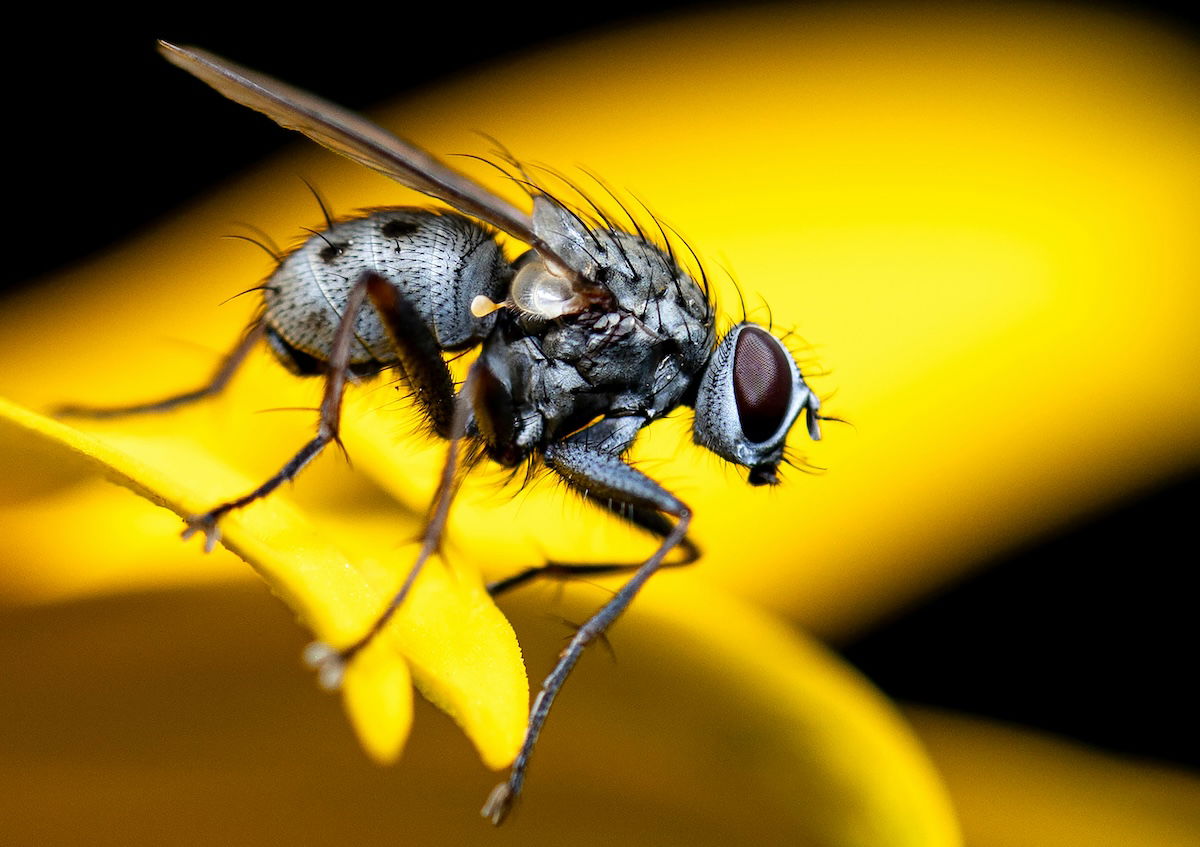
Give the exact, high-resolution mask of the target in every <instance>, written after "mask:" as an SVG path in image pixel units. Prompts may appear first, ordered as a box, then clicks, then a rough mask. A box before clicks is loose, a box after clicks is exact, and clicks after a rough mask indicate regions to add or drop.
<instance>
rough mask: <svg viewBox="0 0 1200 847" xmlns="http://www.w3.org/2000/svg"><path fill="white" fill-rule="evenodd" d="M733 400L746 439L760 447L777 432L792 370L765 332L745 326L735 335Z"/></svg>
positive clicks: (787, 401) (789, 396)
mask: <svg viewBox="0 0 1200 847" xmlns="http://www.w3.org/2000/svg"><path fill="white" fill-rule="evenodd" d="M733 396H734V400H735V401H736V402H737V410H738V420H739V421H740V422H741V425H742V432H743V433H745V435H746V438H748V439H750V440H751V441H753V442H755V443H760V442H763V441H766V440H767V439H768V438H770V437H771V436H772V435H774V434H775V433H776V432H778V431H779V427H781V426H782V425H783V420H784V417H785V416H786V415H787V412H788V407H789V406H790V405H791V402H792V369H791V367H790V366H789V364H788V359H787V354H786V353H784V351H783V345H781V344H780V343H779V342H778V341H776V340H775V338H774V336H772V335H771V334H770V333H769V332H766V331H765V330H761V329H759V328H757V327H753V326H748V327H746V328H745V329H743V330H742V332H741V334H740V335H738V340H737V347H736V348H735V349H734V353H733Z"/></svg>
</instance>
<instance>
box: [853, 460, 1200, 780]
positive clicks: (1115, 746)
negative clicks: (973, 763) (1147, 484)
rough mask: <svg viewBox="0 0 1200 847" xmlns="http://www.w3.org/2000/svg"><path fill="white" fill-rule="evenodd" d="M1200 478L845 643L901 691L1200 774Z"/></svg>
mask: <svg viewBox="0 0 1200 847" xmlns="http://www.w3.org/2000/svg"><path fill="white" fill-rule="evenodd" d="M1198 507H1200V474H1193V475H1190V476H1186V477H1183V478H1180V479H1177V480H1175V481H1173V482H1171V483H1169V484H1166V485H1164V486H1162V487H1161V488H1159V489H1157V490H1155V491H1153V492H1149V493H1147V494H1146V495H1145V496H1144V497H1141V498H1139V499H1137V500H1135V501H1133V502H1130V503H1127V504H1125V505H1122V506H1120V507H1118V508H1115V509H1113V510H1111V511H1109V512H1108V513H1106V514H1100V515H1097V516H1096V517H1095V518H1093V519H1092V520H1090V521H1088V522H1087V523H1086V524H1082V525H1080V526H1077V527H1075V528H1073V529H1071V530H1068V531H1065V532H1064V533H1062V534H1061V535H1059V536H1058V537H1055V538H1051V539H1047V540H1046V541H1045V542H1044V543H1042V544H1040V545H1037V546H1035V547H1033V548H1031V549H1028V550H1025V551H1022V552H1019V553H1017V554H1015V555H1013V556H1011V557H1009V558H1007V559H1005V560H1003V561H998V562H995V563H994V564H992V565H991V566H988V567H985V568H983V569H981V572H980V574H979V575H978V576H977V577H974V578H973V579H970V580H968V581H966V582H965V583H962V584H960V585H958V586H956V587H953V588H951V589H949V590H947V591H946V592H944V593H942V594H941V595H939V596H938V597H936V598H934V599H931V600H929V601H928V602H926V603H925V604H923V605H921V606H919V607H918V608H915V609H912V610H910V611H909V612H908V613H907V614H905V615H903V616H902V617H900V618H898V619H897V620H895V621H893V622H891V623H890V624H887V625H885V626H883V627H881V628H879V629H877V630H875V631H874V632H872V633H871V634H870V635H868V636H866V637H865V638H862V639H860V640H859V641H857V642H855V643H853V644H850V645H846V646H845V647H844V649H843V653H844V655H845V656H846V657H847V658H848V659H849V660H850V661H851V662H852V663H853V664H855V665H857V666H858V667H859V668H860V669H861V670H862V671H863V672H864V673H866V674H867V675H868V676H869V677H870V678H871V679H872V680H874V681H875V683H876V684H877V685H879V686H880V687H881V688H883V690H884V691H886V692H887V693H888V694H889V695H891V696H892V697H895V698H897V699H899V700H905V701H912V702H916V703H925V704H931V705H937V706H942V707H946V708H949V709H957V710H961V711H965V712H970V713H973V714H977V715H982V716H987V717H994V718H1000V719H1003V720H1008V721H1013V722H1016V723H1021V724H1025V725H1028V726H1032V727H1038V728H1041V729H1045V730H1049V731H1052V732H1056V733H1059V734H1062V735H1065V736H1069V737H1073V738H1076V739H1079V740H1082V741H1085V742H1088V743H1092V744H1097V745H1100V746H1102V747H1105V748H1108V749H1111V750H1117V751H1120V752H1125V753H1132V754H1136V755H1146V756H1153V757H1155V758H1159V759H1165V760H1169V761H1173V762H1178V763H1182V764H1186V765H1190V766H1193V767H1195V766H1200V734H1197V732H1196V716H1197V714H1200V695H1197V693H1196V690H1195V676H1196V645H1197V643H1198V642H1200V624H1198V623H1197V614H1196V602H1197V601H1196V594H1195V590H1194V588H1193V587H1192V586H1193V583H1192V578H1194V571H1195V569H1196V565H1195V558H1196V545H1195V536H1194V535H1193V531H1194V529H1195V523H1196V517H1197V514H1200V508H1198Z"/></svg>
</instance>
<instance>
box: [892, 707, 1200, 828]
mask: <svg viewBox="0 0 1200 847" xmlns="http://www.w3.org/2000/svg"><path fill="white" fill-rule="evenodd" d="M906 714H907V715H908V716H909V718H911V719H912V721H913V723H914V724H915V726H916V729H917V732H918V734H919V735H920V736H921V738H922V740H923V741H924V742H925V744H926V745H928V747H929V750H930V754H931V755H932V756H933V759H934V762H935V763H936V764H937V766H938V768H939V769H940V770H941V772H942V774H943V775H944V776H945V779H946V782H947V784H948V786H949V788H950V793H951V796H952V797H953V799H954V803H955V805H956V806H957V808H958V810H959V813H960V814H961V816H962V821H963V829H964V831H965V835H966V840H967V843H969V844H971V845H972V847H992V846H993V845H995V847H1093V845H1097V844H1136V845H1138V847H1180V845H1184V844H1200V777H1198V776H1196V775H1195V774H1191V773H1185V772H1183V771H1181V770H1178V769H1175V768H1171V767H1167V766H1165V765H1161V764H1157V763H1154V762H1148V761H1141V760H1138V759H1135V758H1132V757H1119V756H1114V755H1110V754H1104V753H1101V752H1099V751H1097V750H1092V749H1089V748H1087V747H1085V746H1083V745H1081V744H1077V743H1072V742H1068V741H1064V740H1060V739H1057V738H1054V737H1053V736H1050V735H1046V734H1043V733H1038V732H1033V731H1031V730H1026V729H1021V728H1019V727H1009V726H1003V725H1000V724H994V723H988V722H985V721H982V720H977V719H971V718H967V717H965V716H961V715H953V714H947V713H943V712H939V711H936V710H932V709H923V708H913V709H909V710H907V712H906Z"/></svg>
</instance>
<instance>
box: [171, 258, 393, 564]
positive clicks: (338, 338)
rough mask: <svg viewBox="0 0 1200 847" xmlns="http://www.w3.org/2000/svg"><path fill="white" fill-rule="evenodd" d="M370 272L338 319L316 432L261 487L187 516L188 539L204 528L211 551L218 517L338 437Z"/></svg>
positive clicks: (263, 492)
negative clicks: (357, 329)
mask: <svg viewBox="0 0 1200 847" xmlns="http://www.w3.org/2000/svg"><path fill="white" fill-rule="evenodd" d="M371 276H372V275H371V274H369V273H368V274H364V275H363V276H362V278H360V279H359V280H358V281H357V282H356V283H355V284H354V286H353V287H352V288H351V289H350V294H349V296H347V298H346V305H345V309H344V310H343V312H342V316H341V318H340V319H339V320H338V325H337V330H336V331H335V333H334V338H333V349H332V352H331V354H330V356H329V366H328V370H327V371H326V372H325V392H324V394H323V395H322V396H321V410H320V418H319V421H318V424H317V434H316V436H315V437H314V438H313V439H312V440H311V441H309V442H308V443H307V444H305V445H304V446H303V447H301V448H300V450H299V451H298V452H297V453H296V454H295V455H294V456H292V458H291V459H289V460H288V461H287V463H286V464H285V465H284V466H283V467H282V468H280V469H279V470H278V471H277V472H276V473H275V474H274V475H273V476H272V477H271V478H270V479H268V480H267V481H266V482H264V483H263V484H262V485H260V486H258V488H255V489H254V490H253V491H251V492H249V493H247V494H243V495H242V496H241V497H238V498H236V499H234V500H229V501H227V502H225V503H222V504H221V505H219V506H216V507H215V508H212V509H209V510H208V511H207V512H205V513H204V514H202V515H193V516H192V517H190V518H187V519H186V522H187V529H185V530H184V531H183V537H184V538H185V539H186V538H190V537H191V536H192V535H193V534H195V533H196V532H203V533H204V551H205V552H206V553H207V552H211V551H212V549H213V548H214V547H215V546H216V545H217V541H219V540H220V538H221V531H220V529H218V527H217V521H218V520H220V519H221V518H222V517H223V516H224V515H226V514H228V513H229V512H232V511H233V510H234V509H240V508H242V507H243V506H247V505H249V504H250V503H253V502H254V501H255V500H260V499H262V498H263V497H266V496H267V495H268V494H270V493H271V492H272V491H274V490H275V489H276V488H278V487H279V486H280V485H282V484H283V483H285V482H287V481H288V480H291V479H295V477H296V475H297V474H299V473H300V471H302V470H304V468H305V467H306V466H307V465H308V463H309V462H311V461H312V460H313V459H315V458H316V457H317V456H319V455H320V454H321V451H322V450H324V449H325V447H326V445H328V444H329V443H330V442H331V441H338V424H339V421H340V419H341V414H342V394H343V393H344V392H345V388H346V377H347V375H348V374H349V372H350V344H351V342H352V341H353V339H354V325H355V323H356V321H357V319H358V313H359V310H360V309H362V307H363V303H364V302H365V300H366V297H367V283H368V280H369V278H370V277H371ZM339 443H340V442H339Z"/></svg>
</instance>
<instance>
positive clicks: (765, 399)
mask: <svg viewBox="0 0 1200 847" xmlns="http://www.w3.org/2000/svg"><path fill="white" fill-rule="evenodd" d="M820 407H821V403H820V401H819V400H818V399H817V396H816V395H815V394H813V392H812V391H811V389H809V387H808V385H807V384H806V383H805V382H804V378H803V377H802V376H801V375H800V368H799V367H798V366H797V365H796V360H795V359H794V358H793V357H792V354H791V353H790V352H789V351H788V349H787V348H786V347H785V346H784V345H783V342H781V341H780V340H779V339H778V338H776V337H775V336H774V335H772V334H771V333H769V332H768V331H767V330H765V329H763V328H762V327H761V326H759V325H758V324H755V323H751V322H745V323H741V324H738V325H737V326H735V327H734V328H733V329H731V330H730V331H729V333H728V334H727V335H726V336H725V337H724V338H723V339H721V343H720V344H719V345H718V346H717V349H716V350H715V351H714V352H713V354H712V357H711V358H710V359H709V362H708V367H707V368H706V369H705V371H704V374H703V376H702V377H701V379H700V386H699V388H698V389H697V393H696V420H695V425H694V430H693V437H694V439H695V441H696V443H697V444H699V445H701V446H702V447H707V448H708V449H709V450H711V451H713V452H714V453H716V454H717V455H718V456H720V457H721V458H723V459H726V460H727V461H730V462H733V463H735V464H738V465H742V466H744V467H747V468H749V469H750V476H749V482H750V484H751V485H774V484H776V483H778V482H779V476H778V470H779V464H780V462H782V461H783V453H784V447H785V445H786V442H787V436H788V433H789V432H790V431H791V429H792V425H793V424H795V422H796V419H797V418H798V417H799V416H800V413H801V412H802V411H803V412H804V413H805V424H806V426H807V429H808V435H809V437H810V438H812V439H813V440H814V441H818V440H820V438H821V430H820V425H819V421H820V418H819V416H818V414H817V412H818V410H819V409H820Z"/></svg>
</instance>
